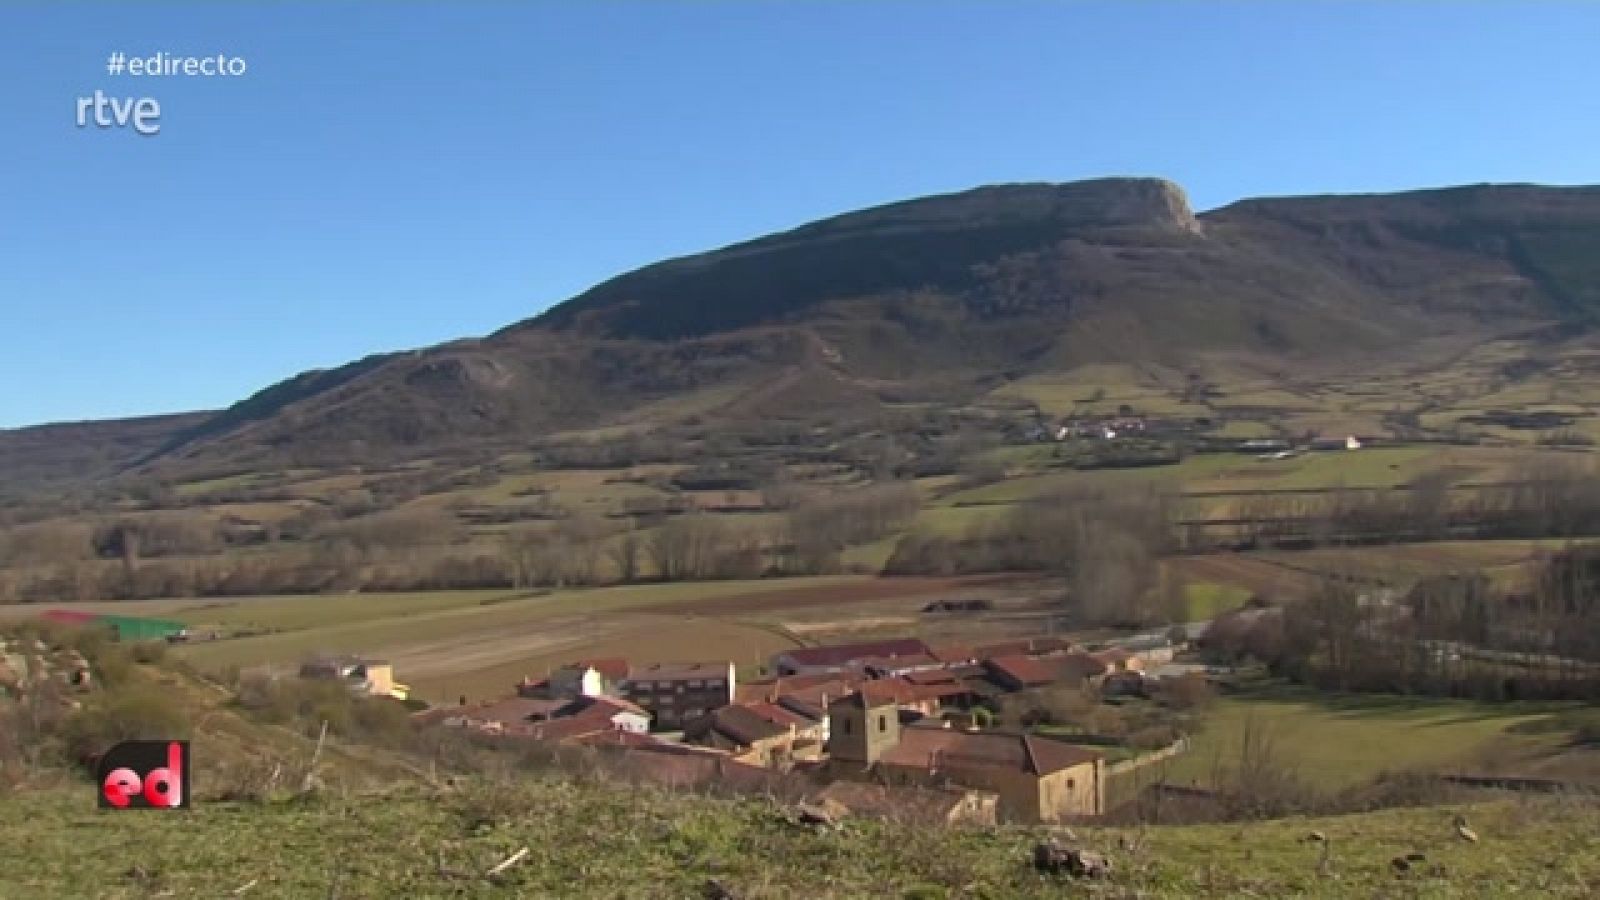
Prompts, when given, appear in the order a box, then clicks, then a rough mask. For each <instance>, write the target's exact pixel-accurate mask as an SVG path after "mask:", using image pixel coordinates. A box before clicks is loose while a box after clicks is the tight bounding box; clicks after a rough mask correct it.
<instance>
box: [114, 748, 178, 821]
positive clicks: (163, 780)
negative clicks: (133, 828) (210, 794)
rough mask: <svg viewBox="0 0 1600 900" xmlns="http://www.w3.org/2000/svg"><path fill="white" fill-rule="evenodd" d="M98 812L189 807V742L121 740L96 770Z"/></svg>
mask: <svg viewBox="0 0 1600 900" xmlns="http://www.w3.org/2000/svg"><path fill="white" fill-rule="evenodd" d="M95 777H96V780H97V781H98V782H99V784H100V808H101V809H185V808H187V807H188V806H189V742H188V741H123V742H122V743H120V744H118V745H116V746H115V747H112V748H111V749H110V750H107V751H106V753H105V755H104V756H102V757H100V764H99V765H98V766H96V767H95Z"/></svg>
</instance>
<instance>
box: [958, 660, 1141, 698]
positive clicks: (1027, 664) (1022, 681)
mask: <svg viewBox="0 0 1600 900" xmlns="http://www.w3.org/2000/svg"><path fill="white" fill-rule="evenodd" d="M983 668H984V671H985V672H986V673H987V675H988V677H989V679H990V680H992V681H993V682H994V683H995V684H997V685H999V686H1000V687H1001V688H1003V689H1004V690H1006V691H1009V692H1016V691H1026V690H1031V689H1034V688H1041V687H1046V686H1049V685H1054V684H1060V685H1066V686H1070V687H1082V686H1084V685H1094V684H1097V683H1098V682H1099V680H1100V679H1101V678H1102V677H1103V676H1104V675H1105V674H1106V673H1107V672H1108V671H1110V666H1109V665H1107V664H1106V663H1105V661H1103V660H1101V659H1099V658H1097V657H1095V656H1094V655H1093V654H1088V653H1066V654H1061V655H1058V656H1038V657H1035V656H997V657H993V658H991V659H986V660H984V661H983Z"/></svg>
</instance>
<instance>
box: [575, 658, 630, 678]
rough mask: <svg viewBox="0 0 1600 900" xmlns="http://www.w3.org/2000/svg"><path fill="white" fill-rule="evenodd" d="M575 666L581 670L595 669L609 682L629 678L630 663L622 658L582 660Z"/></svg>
mask: <svg viewBox="0 0 1600 900" xmlns="http://www.w3.org/2000/svg"><path fill="white" fill-rule="evenodd" d="M573 665H574V666H576V667H578V668H580V669H583V668H588V669H594V670H595V671H596V672H599V673H600V674H601V675H603V676H605V678H606V679H607V680H608V681H618V680H621V679H623V678H626V677H627V676H628V661H627V660H625V659H623V658H622V657H620V656H608V657H605V658H603V659H580V660H578V661H577V662H575V663H573Z"/></svg>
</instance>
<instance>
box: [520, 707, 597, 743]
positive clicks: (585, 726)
mask: <svg viewBox="0 0 1600 900" xmlns="http://www.w3.org/2000/svg"><path fill="white" fill-rule="evenodd" d="M506 730H507V733H510V734H522V735H527V736H528V737H531V738H534V739H535V740H541V741H558V742H559V741H570V740H572V739H574V738H580V737H583V736H585V735H591V734H595V733H598V732H602V731H617V730H619V729H618V728H617V727H616V726H615V725H613V724H611V720H610V719H609V718H608V717H606V716H605V715H604V714H601V715H593V714H589V713H586V712H585V713H579V714H578V715H576V716H567V717H565V718H561V719H552V720H550V721H548V722H534V723H530V724H525V725H522V726H519V727H517V728H516V729H509V728H508V729H506Z"/></svg>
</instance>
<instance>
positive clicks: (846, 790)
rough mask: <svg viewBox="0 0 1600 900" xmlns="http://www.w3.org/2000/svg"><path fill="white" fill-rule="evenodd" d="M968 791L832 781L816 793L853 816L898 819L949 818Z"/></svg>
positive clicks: (820, 797)
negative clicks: (910, 817)
mask: <svg viewBox="0 0 1600 900" xmlns="http://www.w3.org/2000/svg"><path fill="white" fill-rule="evenodd" d="M968 793H969V792H967V791H962V790H951V789H947V788H913V787H887V786H885V785H881V784H871V783H868V782H861V781H835V782H833V783H832V784H829V785H828V786H826V787H824V788H823V789H822V790H821V791H819V792H817V799H818V800H820V801H824V802H828V801H831V802H833V803H837V804H839V805H840V806H843V807H844V808H845V809H847V810H849V811H850V812H851V813H852V814H854V815H860V816H881V817H886V818H898V817H901V816H912V817H916V818H919V819H921V818H948V817H949V816H950V815H951V814H952V813H953V812H955V810H956V809H957V808H959V807H960V806H961V803H962V801H963V800H965V799H966V797H967V794H968Z"/></svg>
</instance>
